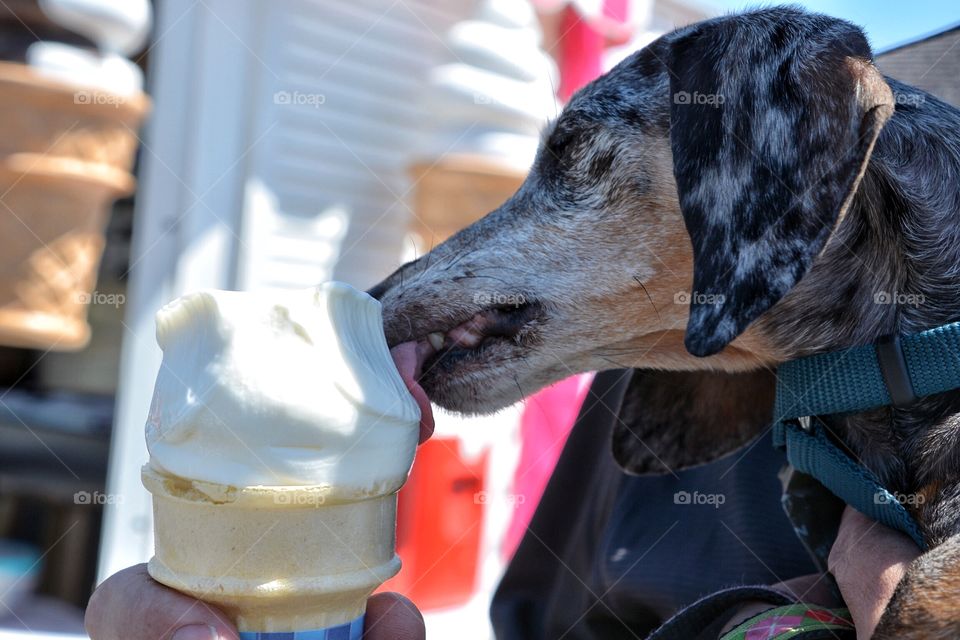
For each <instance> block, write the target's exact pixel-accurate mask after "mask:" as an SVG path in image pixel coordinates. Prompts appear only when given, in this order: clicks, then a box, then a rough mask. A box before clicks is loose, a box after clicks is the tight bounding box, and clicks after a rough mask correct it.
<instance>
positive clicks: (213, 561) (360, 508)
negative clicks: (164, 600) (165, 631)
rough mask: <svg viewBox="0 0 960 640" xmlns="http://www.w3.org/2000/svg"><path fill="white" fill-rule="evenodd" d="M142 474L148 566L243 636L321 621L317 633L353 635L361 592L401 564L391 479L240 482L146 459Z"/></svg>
mask: <svg viewBox="0 0 960 640" xmlns="http://www.w3.org/2000/svg"><path fill="white" fill-rule="evenodd" d="M142 479H143V484H144V486H145V487H146V488H147V490H148V491H150V493H151V494H152V495H153V512H154V531H155V555H154V557H153V558H152V559H151V560H150V563H149V565H148V570H149V572H150V575H151V576H152V577H153V578H154V579H155V580H157V581H158V582H161V583H163V584H165V585H167V586H169V587H171V588H173V589H176V590H177V591H181V592H184V593H188V594H190V595H192V596H194V597H196V598H198V599H200V600H203V601H205V602H208V603H210V604H212V605H215V606H217V607H219V608H220V609H222V610H223V611H224V612H225V613H226V614H227V615H228V616H229V617H230V619H231V620H232V621H233V622H234V623H235V624H236V625H237V627H238V629H239V630H240V632H241V637H242V638H257V637H264V635H263V634H269V633H275V632H287V633H289V632H297V631H300V632H303V631H314V630H324V631H325V632H326V635H317V636H316V637H318V638H323V637H326V638H334V637H336V638H343V640H347V639H348V638H349V639H351V640H352V639H353V638H358V639H359V638H360V635H361V633H362V627H363V613H364V610H365V608H366V601H367V598H368V597H369V596H370V594H371V593H372V592H373V591H374V589H376V588H377V587H378V586H379V585H380V584H382V583H383V582H384V581H385V580H387V579H388V578H390V577H392V576H393V575H395V574H396V573H397V571H399V569H400V559H399V558H398V557H397V555H396V553H395V550H394V546H395V529H396V509H397V497H396V491H397V489H399V487H384V488H383V490H382V491H374V492H371V493H370V494H369V495H359V494H353V495H348V494H343V493H338V492H337V490H336V489H335V488H333V487H330V486H312V487H303V486H290V487H280V486H277V487H266V486H256V487H243V488H239V487H231V486H225V485H219V484H214V483H207V482H198V481H192V480H187V479H183V478H178V477H174V476H169V475H165V474H162V473H159V472H157V471H156V470H155V469H153V468H152V467H151V466H150V465H149V464H148V465H146V466H144V467H143V470H142ZM267 637H269V636H267ZM288 637H290V636H288ZM310 637H314V636H313V635H311V636H310Z"/></svg>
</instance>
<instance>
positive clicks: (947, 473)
mask: <svg viewBox="0 0 960 640" xmlns="http://www.w3.org/2000/svg"><path fill="white" fill-rule="evenodd" d="M370 294H371V295H373V296H374V297H376V298H378V299H379V300H380V301H381V302H382V306H383V314H384V330H385V333H386V335H387V339H388V343H389V344H390V345H391V346H396V345H401V344H407V343H413V344H414V345H415V346H416V353H417V363H416V367H417V371H416V375H417V380H418V382H419V384H420V385H421V386H422V388H423V390H425V391H426V393H427V395H428V396H429V397H430V398H431V399H432V400H433V402H435V403H436V404H438V405H439V406H441V407H444V408H446V409H450V410H454V411H458V412H464V413H489V412H493V411H496V410H498V409H500V408H502V407H505V406H507V405H509V404H511V403H513V402H515V401H517V400H520V399H521V398H522V397H524V396H526V395H528V394H531V393H533V392H534V391H536V390H538V389H540V388H542V387H544V386H546V385H549V384H551V383H553V382H555V381H557V380H560V379H562V378H565V377H567V376H569V375H571V374H574V373H579V372H584V371H591V370H603V369H613V368H637V369H646V370H658V371H660V372H662V375H660V377H659V378H657V377H654V379H655V380H656V379H659V380H661V382H659V383H653V384H654V387H653V388H651V387H650V386H649V385H650V384H651V383H650V382H649V380H650V379H651V378H650V377H649V376H648V377H645V378H644V379H645V380H646V382H645V383H644V384H645V385H647V386H645V387H643V388H637V389H635V390H634V392H635V396H636V397H638V398H641V399H642V402H636V401H634V403H633V404H632V405H631V401H630V399H629V398H628V400H627V401H626V402H625V406H634V407H636V408H635V409H634V411H635V412H636V414H637V415H636V416H632V419H630V420H629V422H630V424H629V428H630V429H631V430H632V432H633V433H634V435H638V436H640V438H639V440H638V438H635V437H620V438H615V442H614V446H615V448H616V449H617V456H618V457H619V458H621V459H623V460H626V461H627V462H628V463H629V465H630V466H631V467H632V468H633V469H635V470H637V471H638V472H647V471H656V470H658V469H659V470H663V469H662V468H664V467H665V468H666V469H671V468H679V467H682V466H687V465H691V464H697V463H702V462H705V461H708V460H710V459H713V458H716V457H718V456H720V455H723V454H725V453H727V452H730V451H732V450H734V449H736V448H738V447H740V446H742V445H744V444H745V443H747V442H749V441H751V440H752V439H754V438H755V437H756V436H757V434H759V433H760V432H761V431H762V430H763V429H764V428H766V426H767V425H769V422H770V417H771V412H772V408H771V405H772V402H773V394H772V388H773V387H772V385H773V379H774V377H773V373H772V372H773V371H775V369H776V367H777V365H778V364H779V363H782V362H784V361H786V360H789V359H792V358H797V357H801V356H805V355H809V354H814V353H819V352H824V351H831V350H835V349H840V348H844V347H848V346H852V345H859V344H866V343H869V342H872V341H874V340H875V339H877V338H878V337H880V336H882V335H886V334H891V333H897V332H899V333H912V332H916V331H921V330H923V329H927V328H930V327H933V326H937V325H940V324H944V323H947V322H951V321H955V320H957V319H958V318H960V112H958V111H957V110H955V109H953V108H952V107H950V106H948V105H946V104H944V103H943V102H941V101H939V100H937V99H936V98H934V97H933V96H931V95H928V94H926V93H924V92H922V91H920V90H918V89H915V88H912V87H910V86H907V85H905V84H902V83H900V82H898V81H896V80H894V79H892V78H887V77H884V76H883V75H882V74H881V73H880V72H879V71H878V70H877V69H876V68H875V66H874V65H873V63H872V53H871V49H870V46H869V44H868V42H867V40H866V38H865V36H864V34H863V32H862V31H861V30H860V29H859V28H857V27H855V26H853V25H851V24H849V23H847V22H844V21H841V20H838V19H834V18H830V17H826V16H823V15H817V14H811V13H807V12H804V11H803V10H800V9H797V8H792V7H775V8H767V9H762V10H757V11H753V12H749V13H744V14H739V15H731V16H725V17H721V18H716V19H713V20H708V21H706V22H702V23H698V24H694V25H692V26H689V27H685V28H681V29H679V30H677V31H674V32H671V33H669V34H667V35H665V36H663V37H661V38H660V39H658V40H656V41H655V42H653V43H652V44H650V45H649V46H647V47H646V48H644V49H642V50H640V51H638V52H636V53H634V54H633V55H631V56H630V57H628V58H626V59H625V60H624V61H623V62H622V63H620V64H619V65H617V66H616V67H615V68H614V69H613V70H611V71H610V72H609V73H607V74H606V75H604V76H602V77H600V78H598V79H597V80H595V81H594V82H592V83H591V84H589V85H587V86H586V87H585V88H583V89H582V90H581V91H579V92H578V93H577V94H576V95H574V96H573V97H572V99H571V100H570V101H569V103H568V104H567V106H566V107H565V109H564V110H563V112H562V113H561V114H560V115H559V116H558V117H557V119H556V120H555V121H554V122H553V123H552V124H550V125H549V126H548V127H547V128H546V130H545V131H544V133H543V136H542V141H541V145H540V148H539V151H538V153H537V156H536V159H535V161H534V164H533V166H532V168H531V170H530V173H529V176H528V177H527V179H526V181H525V182H524V183H523V185H522V186H521V187H520V189H519V190H518V191H517V193H516V194H515V195H513V196H512V197H511V198H510V199H509V200H507V201H506V202H505V203H504V204H503V205H502V206H501V207H499V208H498V209H496V210H494V211H493V212H491V213H489V214H488V215H487V216H485V217H484V218H482V219H481V220H479V221H478V222H476V223H475V224H473V225H472V226H470V227H468V228H466V229H464V230H462V231H461V232H459V233H458V234H456V235H454V236H453V237H451V238H450V239H448V240H447V241H446V242H444V243H443V244H440V245H439V246H437V247H436V248H434V249H433V250H432V251H430V252H429V253H427V254H425V255H424V256H422V257H420V258H419V259H417V260H415V261H413V262H410V263H407V264H405V265H403V266H402V267H400V268H399V269H398V270H397V271H396V272H395V273H393V274H392V275H391V276H389V277H388V278H386V279H385V280H384V281H383V282H382V283H380V284H379V285H377V286H375V287H374V288H373V289H371V290H370ZM885 300H886V302H887V303H885ZM911 301H913V302H912V303H911ZM641 414H642V415H641ZM678 417H681V418H683V419H681V420H677V419H676V418H678ZM685 424H696V425H697V426H696V427H695V432H694V433H684V434H682V437H681V436H678V434H677V430H678V429H684V425H685ZM834 427H835V429H836V431H837V433H839V434H840V437H841V438H842V440H843V442H844V444H845V445H846V446H847V447H848V448H849V449H850V450H851V451H852V452H853V453H854V454H855V455H856V456H857V457H858V458H859V460H860V461H861V462H862V463H863V464H864V465H866V466H867V467H868V468H869V469H871V470H872V471H873V472H874V473H875V474H876V475H877V476H878V477H879V478H880V479H881V481H882V482H883V483H884V484H885V486H887V487H889V488H891V490H895V491H898V492H902V493H904V494H916V495H921V496H923V497H924V500H922V501H917V503H915V504H913V505H911V506H910V509H911V511H912V513H913V515H914V516H915V518H916V520H917V521H918V522H919V523H920V525H921V527H922V529H923V533H924V535H925V537H926V539H927V540H928V541H929V543H930V547H931V550H930V551H928V552H927V553H925V554H924V555H922V556H920V557H919V558H918V559H917V560H916V561H915V562H914V563H913V564H912V565H911V566H910V568H909V571H908V572H907V574H906V577H905V578H904V579H903V580H902V581H901V583H900V585H899V586H898V588H897V591H896V593H895V595H894V597H893V599H892V600H891V602H890V604H889V606H888V608H887V610H886V612H885V613H884V616H883V619H882V621H881V623H880V625H879V627H878V629H877V631H876V635H875V636H874V637H875V638H878V639H886V638H899V639H901V640H903V639H912V638H917V639H919V638H923V639H927V640H929V639H931V638H955V637H960V620H958V618H960V616H958V614H957V613H956V611H957V609H958V607H957V605H958V603H960V392H948V393H944V394H940V395H936V396H931V397H927V398H924V399H922V400H920V401H918V402H917V403H915V404H913V405H911V406H909V407H907V408H883V409H878V410H874V411H870V412H865V413H861V414H856V415H850V416H845V417H842V418H839V419H837V420H836V424H835V425H834ZM638 441H642V446H641V445H638V444H636V443H637V442H638Z"/></svg>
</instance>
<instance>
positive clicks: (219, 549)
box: [141, 283, 429, 640]
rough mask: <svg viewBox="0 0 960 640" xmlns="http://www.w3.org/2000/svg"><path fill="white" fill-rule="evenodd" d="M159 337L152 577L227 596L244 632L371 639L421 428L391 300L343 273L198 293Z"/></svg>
mask: <svg viewBox="0 0 960 640" xmlns="http://www.w3.org/2000/svg"><path fill="white" fill-rule="evenodd" d="M157 341H158V342H159V344H160V347H161V349H163V363H162V365H161V367H160V371H159V373H158V375H157V382H156V387H155V390H154V397H153V404H152V406H151V409H150V414H149V418H148V420H147V427H146V432H147V445H148V449H149V451H150V461H149V463H148V464H146V465H145V466H144V467H143V470H142V474H141V477H142V479H143V484H144V486H145V487H146V488H147V489H148V490H149V491H150V493H151V494H152V496H153V513H154V550H155V553H154V556H153V558H152V559H151V560H150V563H149V564H148V570H149V572H150V575H151V576H152V577H153V578H154V579H156V580H157V581H159V582H161V583H163V584H165V585H167V586H169V587H171V588H173V589H177V590H179V591H182V592H184V593H188V594H190V595H192V596H194V597H196V598H200V599H202V600H205V601H207V602H209V603H211V604H213V605H216V606H217V607H219V608H220V609H221V610H223V611H224V612H225V613H226V614H227V616H229V617H230V619H231V620H232V621H233V622H234V623H235V624H236V625H237V627H238V629H239V630H240V637H241V640H248V639H250V640H254V639H255V640H270V639H272V638H274V634H277V635H276V638H277V640H281V639H283V638H289V637H291V634H290V632H303V633H304V637H318V638H319V637H323V638H328V637H329V638H345V639H346V638H349V639H350V640H359V638H360V637H361V634H362V632H363V614H364V610H365V608H366V601H367V598H368V597H369V596H370V594H371V593H372V592H373V590H374V589H376V588H377V587H378V586H379V585H380V584H382V583H383V582H384V581H385V580H387V579H388V578H390V577H391V576H393V575H395V574H396V572H397V571H398V570H399V568H400V559H399V558H398V557H397V555H396V551H395V529H396V509H397V496H396V492H397V490H398V489H399V488H400V487H401V485H402V484H403V483H404V481H405V480H406V478H407V473H408V471H409V469H410V465H411V463H412V461H413V455H414V451H415V449H416V446H417V441H418V436H419V435H420V431H421V425H420V422H421V409H420V408H419V407H418V403H417V401H416V400H415V399H414V397H413V396H411V392H409V391H408V390H407V385H409V386H411V387H413V388H414V390H418V389H419V387H417V386H415V384H414V382H413V381H412V378H411V380H410V381H409V382H405V380H407V378H410V376H411V375H412V374H411V373H410V371H407V373H406V374H405V376H406V377H401V374H400V373H399V372H398V370H397V367H396V366H395V365H394V360H393V358H392V357H391V354H390V351H389V350H388V348H387V343H386V338H385V337H384V334H383V323H382V320H381V316H380V303H379V302H377V301H376V300H374V299H373V298H371V297H370V296H368V295H366V294H364V293H361V292H359V291H356V290H354V289H352V288H351V287H349V286H347V285H344V284H340V283H327V284H324V285H321V286H319V287H317V288H316V289H309V290H301V291H289V292H264V293H240V292H230V291H202V292H199V293H194V294H190V295H187V296H184V297H182V298H180V299H178V300H176V301H174V302H172V303H170V304H169V305H167V306H166V307H164V308H163V309H161V310H160V311H159V312H158V314H157ZM407 360H409V358H407ZM400 361H401V362H406V360H404V359H403V358H401V359H400ZM407 369H409V367H407ZM419 393H420V395H422V390H420V391H419ZM423 403H424V406H425V407H426V409H425V410H424V415H425V416H429V404H427V401H426V398H425V396H424V397H423ZM427 426H428V427H429V421H428V424H427Z"/></svg>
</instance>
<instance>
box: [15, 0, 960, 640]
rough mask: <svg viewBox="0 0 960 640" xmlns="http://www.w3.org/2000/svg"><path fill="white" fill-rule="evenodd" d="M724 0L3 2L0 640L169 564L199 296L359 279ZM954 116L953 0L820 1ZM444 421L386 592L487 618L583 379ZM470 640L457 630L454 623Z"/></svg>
mask: <svg viewBox="0 0 960 640" xmlns="http://www.w3.org/2000/svg"><path fill="white" fill-rule="evenodd" d="M744 4H745V3H734V2H724V1H723V0H714V1H712V2H711V1H710V0H700V1H698V2H690V1H687V0H442V1H441V0H284V1H283V2H267V1H266V0H156V1H155V2H150V1H148V0H126V1H122V0H0V640H4V639H7V638H19V637H28V636H29V637H31V638H40V637H44V636H46V637H51V638H53V637H62V638H67V637H82V633H83V627H82V616H83V607H84V605H85V603H86V601H87V599H88V598H89V595H90V593H91V591H92V589H93V587H94V586H95V584H96V583H97V582H98V581H100V580H102V579H104V578H105V577H106V576H108V575H110V574H111V573H113V572H115V571H117V570H119V569H121V568H124V567H126V566H129V565H131V564H135V563H139V562H143V561H145V560H146V559H148V558H149V556H150V555H151V546H152V539H151V526H152V525H151V515H150V501H149V495H148V494H147V493H146V491H145V490H144V489H143V488H142V486H141V484H140V466H141V464H143V463H144V462H145V461H146V459H147V452H146V447H145V444H144V438H143V425H144V420H145V417H146V413H147V408H148V406H149V400H150V395H151V392H152V387H153V380H154V377H155V375H156V372H157V369H158V367H159V363H160V351H159V349H158V348H157V346H156V343H155V340H154V326H153V314H154V312H155V311H156V309H157V308H159V307H160V306H161V305H162V304H164V303H165V302H167V301H169V300H170V299H172V298H174V297H176V296H178V295H181V294H183V293H185V292H188V291H191V290H195V289H200V288H209V287H213V288H224V289H285V288H291V287H307V286H310V285H313V284H316V283H318V282H321V281H324V280H330V279H337V280H343V281H346V282H349V283H351V284H353V285H355V286H357V287H360V288H366V287H368V286H370V285H372V284H374V283H375V282H377V281H378V280H379V279H380V278H382V277H383V276H385V275H387V274H388V273H389V272H390V271H392V270H393V269H394V268H395V267H396V266H397V265H398V264H399V263H400V262H401V261H403V260H406V259H411V258H414V257H416V256H417V255H420V254H421V253H423V252H425V251H428V250H429V249H430V247H431V246H434V245H435V244H437V243H439V242H441V241H442V240H443V239H444V238H446V237H447V236H449V235H450V234H451V233H453V232H455V231H456V230H457V229H459V228H461V227H463V226H466V225H467V224H469V223H470V222H472V221H473V220H475V219H477V218H478V217H480V216H482V215H483V214H484V213H486V212H487V211H489V210H491V209H493V208H495V207H496V206H497V205H498V204H499V203H501V202H502V201H503V200H505V199H506V198H507V197H508V196H509V195H510V194H511V193H512V192H513V191H514V190H515V189H516V188H517V186H518V185H519V184H520V182H521V181H522V180H523V178H524V174H525V170H526V168H527V167H528V166H529V163H530V161H531V159H532V157H533V154H534V151H535V149H536V145H537V133H538V131H539V129H540V128H541V127H542V126H543V124H544V123H545V122H546V121H547V120H549V119H550V118H553V117H554V116H555V115H556V114H557V113H558V111H559V109H561V108H562V104H563V102H564V100H566V99H567V98H568V97H569V96H570V95H571V94H572V93H573V92H574V91H575V90H576V89H577V88H578V87H580V86H582V85H583V84H584V83H586V82H589V81H590V80H591V79H592V78H594V77H596V76H597V75H598V74H600V73H602V72H603V71H604V70H606V69H608V68H609V67H611V66H612V65H614V64H615V63H616V62H618V61H619V60H620V59H622V58H623V57H625V56H626V55H628V54H629V53H631V52H632V51H635V50H636V49H638V48H640V47H642V46H643V45H644V44H646V43H647V42H649V41H651V40H653V39H654V38H656V37H657V36H659V35H661V34H662V33H664V32H665V31H668V30H670V29H672V28H674V27H677V26H682V25H684V24H688V23H691V22H696V21H698V20H702V19H704V18H707V17H710V16H713V15H717V14H719V13H722V12H725V11H728V10H733V9H738V8H743V5H744ZM801 4H805V5H807V6H809V7H810V8H813V9H816V10H822V11H826V12H829V13H832V14H834V15H838V16H840V17H845V18H848V19H850V20H853V21H854V22H857V23H859V24H861V25H863V26H864V27H865V28H866V29H867V31H868V34H869V35H870V36H871V38H872V41H873V44H874V47H875V49H876V50H877V51H881V52H882V53H881V55H879V57H878V64H879V66H880V68H881V70H883V71H885V72H887V73H889V74H891V75H893V76H895V77H898V78H900V79H902V80H904V81H907V82H909V83H912V84H915V85H917V86H920V87H922V88H924V89H926V90H928V91H931V92H932V93H934V94H936V95H938V96H940V97H941V98H943V99H945V100H947V101H948V102H951V103H953V104H958V103H960V46H958V45H960V29H957V21H958V19H960V10H958V9H957V8H956V7H955V5H954V4H953V3H952V2H948V1H944V2H927V3H912V4H911V5H910V6H906V4H907V3H901V2H888V1H881V2H868V1H867V0H861V1H852V0H847V1H839V2H826V1H825V0H824V1H810V2H806V3H801ZM589 381H590V376H589V375H582V376H576V377H572V378H571V379H569V380H566V381H564V382H561V383H559V384H558V385H556V386H554V387H552V388H550V389H546V390H544V391H542V392H541V393H539V394H537V395H535V396H534V397H532V398H531V399H529V400H528V401H527V402H526V403H525V404H524V405H522V406H516V407H513V408H511V409H510V410H507V411H504V412H502V413H500V414H498V415H495V416H491V417H486V418H474V419H464V418H460V417H457V416H452V415H448V414H440V415H438V418H437V422H438V429H437V435H436V437H434V438H433V439H432V440H431V441H430V442H428V443H427V444H426V445H424V446H423V447H421V449H420V451H419V452H418V455H417V460H416V462H415V465H414V470H413V473H412V475H411V479H410V482H409V483H408V485H407V486H406V487H405V488H404V489H403V491H402V492H401V497H400V515H399V522H398V544H399V552H400V554H401V556H402V558H403V561H404V568H403V570H402V571H401V573H400V574H399V575H398V576H397V577H396V578H394V579H393V580H392V581H391V582H390V583H389V584H388V585H387V588H390V589H392V590H396V591H401V592H403V593H406V594H408V595H409V596H410V597H411V598H412V599H413V600H414V601H415V602H416V603H417V604H418V605H419V606H420V607H421V608H422V609H423V610H424V611H425V612H426V620H427V628H428V635H429V636H430V637H439V638H446V637H457V638H462V639H465V640H471V639H474V638H476V639H483V638H489V637H490V636H491V632H490V628H489V624H488V622H487V609H488V607H489V603H490V598H491V596H492V593H493V590H494V588H495V586H496V583H497V580H498V578H499V576H500V574H501V572H502V570H503V567H504V566H505V563H507V562H508V561H509V559H510V556H511V554H512V552H513V550H514V548H515V547H516V545H517V543H518V542H519V539H520V537H521V536H522V534H523V531H524V529H525V526H526V523H527V522H528V520H529V518H530V516H531V514H532V512H533V510H534V509H535V508H536V504H537V501H538V500H539V497H540V493H541V492H542V490H543V486H544V484H545V483H546V480H547V478H548V477H549V475H550V472H551V470H552V468H553V465H554V463H555V461H556V459H557V457H558V456H559V453H560V450H561V448H562V447H563V444H564V441H565V438H566V434H567V431H568V430H569V428H570V426H571V425H572V422H573V419H574V417H575V415H576V413H577V410H578V409H579V406H580V403H581V402H582V401H583V398H584V396H585V394H586V392H587V386H588V384H589ZM454 634H455V635H454Z"/></svg>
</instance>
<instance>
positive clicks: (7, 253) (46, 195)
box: [0, 63, 149, 350]
mask: <svg viewBox="0 0 960 640" xmlns="http://www.w3.org/2000/svg"><path fill="white" fill-rule="evenodd" d="M148 105H149V101H148V100H147V98H146V97H145V96H143V95H142V94H140V95H137V96H134V97H132V98H129V97H121V96H117V95H114V94H110V93H108V92H104V91H98V90H94V89H82V88H77V87H73V86H69V85H65V84H61V83H59V82H56V81H53V80H50V79H47V78H44V77H42V76H39V75H37V74H35V73H34V72H33V71H31V70H30V69H29V68H28V67H26V66H24V65H18V64H11V63H0V123H2V125H0V126H2V127H3V128H2V130H0V344H4V345H9V346H18V347H31V348H41V349H57V350H71V349H80V348H82V347H83V346H84V345H86V343H87V341H88V340H89V338H90V328H89V326H88V325H87V321H86V310H87V305H88V304H89V303H90V302H91V301H93V302H96V301H97V300H96V296H95V295H94V292H93V288H94V286H95V285H96V275H97V267H98V265H99V263H100V256H101V254H102V252H103V245H104V235H103V232H104V228H105V226H106V222H107V217H108V215H109V211H110V205H111V204H112V203H113V201H114V200H115V199H116V198H118V197H120V196H124V195H128V194H130V193H132V192H133V188H134V184H135V183H134V180H133V177H132V176H131V175H130V173H129V170H130V166H131V164H132V162H133V154H134V151H135V150H136V147H137V137H136V133H135V132H136V129H137V127H138V126H139V124H140V121H141V120H142V118H143V116H144V114H145V113H146V111H147V109H148Z"/></svg>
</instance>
